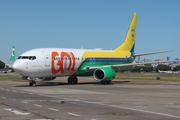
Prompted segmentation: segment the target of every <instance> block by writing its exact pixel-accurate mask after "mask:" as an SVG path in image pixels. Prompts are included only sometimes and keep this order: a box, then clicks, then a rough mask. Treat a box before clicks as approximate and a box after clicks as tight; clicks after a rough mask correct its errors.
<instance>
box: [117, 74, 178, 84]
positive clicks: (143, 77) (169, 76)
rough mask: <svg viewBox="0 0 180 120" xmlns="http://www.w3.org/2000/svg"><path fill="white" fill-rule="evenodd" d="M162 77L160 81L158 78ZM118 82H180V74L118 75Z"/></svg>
mask: <svg viewBox="0 0 180 120" xmlns="http://www.w3.org/2000/svg"><path fill="white" fill-rule="evenodd" d="M157 77H160V80H157V79H156V78H157ZM115 79H118V80H143V81H144V80H148V81H170V82H180V74H171V73H117V74H116V78H115Z"/></svg>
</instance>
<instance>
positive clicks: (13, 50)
mask: <svg viewBox="0 0 180 120" xmlns="http://www.w3.org/2000/svg"><path fill="white" fill-rule="evenodd" d="M10 60H13V61H14V60H15V46H13V48H12V52H11V58H10Z"/></svg>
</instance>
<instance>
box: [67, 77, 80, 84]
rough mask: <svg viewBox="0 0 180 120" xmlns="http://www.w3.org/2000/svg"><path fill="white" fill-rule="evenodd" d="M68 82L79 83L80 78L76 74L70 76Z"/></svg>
mask: <svg viewBox="0 0 180 120" xmlns="http://www.w3.org/2000/svg"><path fill="white" fill-rule="evenodd" d="M68 83H69V84H77V83H78V78H77V77H76V76H70V77H69V78H68Z"/></svg>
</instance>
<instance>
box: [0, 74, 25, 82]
mask: <svg viewBox="0 0 180 120" xmlns="http://www.w3.org/2000/svg"><path fill="white" fill-rule="evenodd" d="M20 80H22V77H21V76H19V75H17V74H0V81H20Z"/></svg>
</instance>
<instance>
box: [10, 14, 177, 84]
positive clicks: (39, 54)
mask: <svg viewBox="0 0 180 120" xmlns="http://www.w3.org/2000/svg"><path fill="white" fill-rule="evenodd" d="M136 24H137V13H134V15H133V18H132V21H131V24H130V27H129V30H128V32H127V35H126V38H125V41H124V43H123V44H122V45H121V46H119V47H117V48H116V49H114V50H93V49H92V50H91V49H67V48H40V49H33V50H29V51H27V52H25V53H23V54H21V55H20V56H19V57H18V58H17V60H16V61H15V63H14V64H13V69H14V70H15V71H16V72H18V73H19V74H20V75H22V79H24V80H29V86H35V85H36V80H40V81H50V80H54V79H55V78H56V77H61V76H69V77H68V83H69V84H77V83H78V78H77V77H79V76H94V79H95V80H96V81H98V82H101V83H102V84H110V83H111V81H112V80H113V79H114V78H115V76H116V71H117V70H118V69H119V68H120V67H125V66H136V65H144V64H153V63H155V64H157V63H166V62H174V61H163V62H149V63H132V62H133V61H134V60H135V58H136V57H137V56H143V55H150V54H158V53H164V52H170V51H163V52H154V53H145V54H135V53H134V48H135V37H136ZM13 55H14V54H13Z"/></svg>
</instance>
